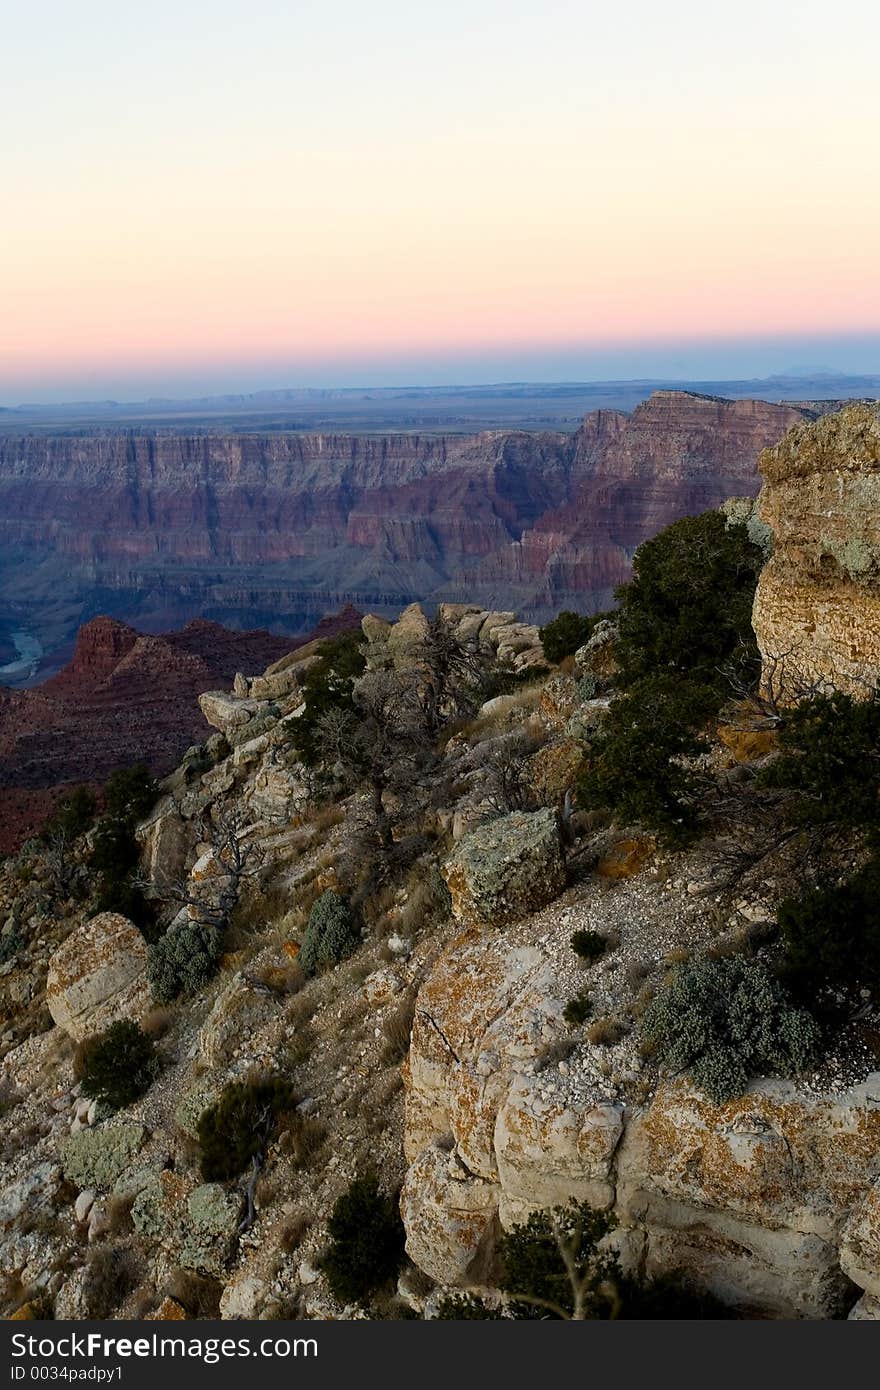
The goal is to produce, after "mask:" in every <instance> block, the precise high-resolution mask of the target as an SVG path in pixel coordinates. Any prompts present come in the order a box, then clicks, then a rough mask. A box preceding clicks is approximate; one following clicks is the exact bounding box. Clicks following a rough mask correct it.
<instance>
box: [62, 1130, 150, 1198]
mask: <svg viewBox="0 0 880 1390" xmlns="http://www.w3.org/2000/svg"><path fill="white" fill-rule="evenodd" d="M145 1139H146V1130H145V1129H144V1127H143V1125H139V1124H134V1123H133V1122H131V1121H120V1122H118V1123H115V1124H107V1125H101V1126H100V1127H99V1128H97V1129H83V1130H80V1132H79V1133H78V1134H73V1135H71V1137H70V1138H69V1139H67V1140H65V1142H64V1143H63V1144H62V1146H61V1164H62V1167H63V1169H64V1176H65V1177H66V1178H69V1179H70V1181H71V1182H74V1183H76V1185H77V1187H79V1188H84V1187H93V1188H97V1189H98V1190H99V1191H107V1190H108V1189H109V1188H111V1187H112V1186H113V1184H114V1183H115V1182H116V1180H117V1179H118V1178H119V1177H120V1175H121V1174H122V1173H123V1172H124V1170H125V1169H126V1168H127V1167H128V1166H129V1164H130V1163H131V1162H132V1160H133V1159H134V1158H135V1156H136V1154H137V1153H138V1150H139V1149H140V1148H141V1147H142V1146H143V1143H144V1140H145Z"/></svg>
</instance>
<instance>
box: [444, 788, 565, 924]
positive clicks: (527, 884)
mask: <svg viewBox="0 0 880 1390" xmlns="http://www.w3.org/2000/svg"><path fill="white" fill-rule="evenodd" d="M443 876H444V878H445V879H446V883H447V886H448V888H449V892H450V894H451V896H452V910H453V913H454V915H455V917H456V918H457V919H458V921H460V922H462V923H467V924H475V925H487V926H488V925H492V926H501V925H503V924H504V923H505V922H510V921H515V920H516V919H517V918H519V917H524V916H526V914H527V913H529V912H535V911H537V910H538V908H541V907H543V906H544V905H545V904H546V903H548V902H552V900H553V899H554V898H555V897H557V896H558V894H559V893H561V891H562V889H563V887H564V886H565V873H564V869H563V863H562V851H561V846H560V840H559V829H558V826H557V822H556V815H555V813H554V812H553V811H551V810H543V811H534V812H526V811H514V812H512V813H511V814H510V815H507V816H500V817H499V818H498V819H497V820H493V821H489V822H488V823H487V824H485V825H481V826H479V827H478V828H477V829H476V830H474V831H472V832H471V833H470V834H469V835H465V837H464V838H463V839H462V840H461V841H460V842H459V844H458V845H457V846H456V848H455V849H454V850H453V852H452V854H451V856H450V857H449V859H448V860H447V861H446V864H445V865H444V868H443Z"/></svg>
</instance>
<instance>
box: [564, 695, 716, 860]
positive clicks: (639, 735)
mask: <svg viewBox="0 0 880 1390" xmlns="http://www.w3.org/2000/svg"><path fill="white" fill-rule="evenodd" d="M717 708H718V700H717V697H716V695H715V693H714V692H713V691H712V690H711V688H709V687H707V686H704V685H700V684H697V683H694V682H692V681H687V680H684V679H682V678H681V677H677V676H670V675H665V676H659V675H655V676H646V677H644V678H643V679H642V680H639V681H637V682H636V683H635V684H634V685H632V686H631V687H630V689H629V690H627V691H626V693H625V694H623V695H621V696H619V697H618V698H617V699H616V700H614V701H613V702H612V704H611V707H610V709H609V711H608V715H607V717H606V719H605V722H604V724H603V725H602V729H601V732H600V733H599V735H598V737H597V738H596V739H595V741H594V743H593V744H592V745H591V747H590V749H589V752H588V755H587V759H586V761H585V763H584V766H583V769H582V771H581V774H580V777H579V780H578V799H579V801H580V804H581V805H582V806H585V807H593V808H595V807H601V808H604V809H610V810H612V811H613V812H614V814H615V815H616V816H617V818H618V819H619V820H620V821H622V822H623V823H625V824H632V823H638V824H640V825H643V826H645V828H646V829H648V830H652V831H655V832H656V833H657V834H658V835H659V836H660V837H661V838H662V839H664V840H665V841H666V842H667V843H669V844H680V843H684V842H686V841H687V839H688V838H689V837H690V836H691V835H692V834H693V833H694V832H695V830H696V828H697V825H698V819H699V818H698V812H697V801H698V798H699V793H700V790H701V788H702V780H701V778H700V777H699V775H698V774H697V773H696V772H695V771H694V770H693V769H692V768H690V767H688V766H687V765H686V761H685V760H686V759H688V758H695V757H696V756H697V755H698V754H700V753H702V752H704V751H705V750H706V748H707V747H708V744H707V743H706V740H705V739H704V738H703V737H702V736H701V733H700V731H701V729H702V728H703V726H705V724H706V723H707V722H708V721H709V720H710V719H711V718H712V716H713V714H715V713H716V711H717Z"/></svg>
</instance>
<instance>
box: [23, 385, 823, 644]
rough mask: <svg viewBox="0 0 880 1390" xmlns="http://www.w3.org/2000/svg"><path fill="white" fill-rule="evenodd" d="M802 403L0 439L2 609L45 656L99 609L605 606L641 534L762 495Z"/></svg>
mask: <svg viewBox="0 0 880 1390" xmlns="http://www.w3.org/2000/svg"><path fill="white" fill-rule="evenodd" d="M808 418H812V417H811V413H810V412H808V411H806V410H804V409H800V408H797V407H791V406H785V405H772V404H769V403H767V402H764V401H725V400H720V399H717V398H714V397H707V396H698V395H693V394H690V393H687V392H677V391H660V392H656V393H655V394H654V395H653V396H652V397H651V398H650V400H648V401H646V402H644V403H643V404H642V405H640V406H638V407H637V408H636V410H635V411H634V412H633V413H632V415H626V414H624V413H623V412H620V411H597V412H595V413H593V414H591V415H588V416H587V417H586V418H585V420H584V422H583V424H582V426H581V428H580V429H579V430H578V431H577V432H576V433H575V434H574V435H564V434H546V433H545V434H529V433H525V432H500V431H496V432H486V433H482V434H477V435H471V436H452V437H449V438H442V437H440V438H428V437H422V436H418V435H403V434H401V435H391V436H376V437H358V436H348V435H321V434H315V435H300V436H296V435H281V434H279V435H256V434H233V435H222V434H210V433H205V434H193V435H181V434H173V433H162V432H130V433H121V432H106V433H98V434H90V435H87V436H83V437H77V436H74V435H63V436H62V435H59V436H46V435H39V434H33V435H26V436H20V437H5V438H0V618H3V617H4V616H5V617H7V619H8V616H9V615H10V614H11V615H15V616H16V618H17V620H18V621H19V622H20V623H21V624H22V625H24V626H28V625H33V626H34V627H35V628H36V630H37V631H38V633H39V635H40V636H41V640H42V641H43V645H44V646H45V647H46V648H47V651H48V653H49V654H50V657H51V654H52V653H53V652H55V653H57V652H58V650H59V649H63V647H64V644H65V643H68V644H69V643H70V642H71V640H72V637H73V635H74V633H75V631H76V629H77V627H78V626H79V625H80V624H81V623H82V622H84V621H87V620H88V619H89V618H91V617H93V616H94V615H95V614H96V613H99V612H107V613H110V614H111V615H113V616H115V617H118V618H121V619H123V620H125V621H127V622H133V623H135V624H136V625H137V626H139V627H141V628H145V629H147V630H152V631H159V630H162V629H167V628H169V627H172V626H175V625H177V624H179V623H182V622H186V621H188V620H190V619H192V618H194V617H207V618H211V619H213V620H216V621H220V622H225V623H229V624H232V625H234V626H241V627H251V626H262V625H271V626H273V627H274V628H275V629H276V630H283V631H286V632H291V633H297V632H304V631H307V630H309V629H310V628H311V627H312V626H313V625H314V623H315V622H316V621H317V619H318V618H319V617H321V616H322V615H323V614H324V613H326V612H328V611H329V610H331V609H334V608H338V607H340V606H341V605H342V604H344V603H352V604H355V605H356V606H358V607H360V608H369V609H372V610H374V611H385V612H393V611H397V610H399V609H400V608H402V607H404V606H406V604H408V603H410V602H412V601H414V600H427V601H429V602H431V601H438V600H440V599H450V600H454V601H466V602H475V603H480V604H483V605H484V606H486V607H488V608H493V607H494V608H513V609H516V610H517V611H518V612H520V613H522V614H524V615H526V616H528V617H530V618H532V619H538V620H543V619H545V618H547V617H548V616H550V615H551V614H552V613H554V612H556V611H558V609H559V608H560V607H564V606H575V607H578V608H581V609H585V610H589V609H591V608H592V609H597V608H601V607H604V606H607V604H608V603H609V601H610V599H611V595H612V591H613V588H614V586H615V585H616V584H618V583H620V582H621V581H622V580H624V579H625V578H626V577H627V575H628V572H629V566H630V561H631V558H632V553H633V550H634V549H635V547H636V546H637V545H638V544H639V543H640V542H641V541H642V540H644V539H646V537H647V536H649V535H652V534H653V533H654V532H656V531H657V530H658V529H660V528H661V527H662V526H664V525H666V524H667V523H668V522H669V521H671V520H674V519H675V518H676V517H678V516H681V515H684V514H686V513H688V512H694V511H700V510H703V509H705V508H706V507H710V506H714V505H717V504H718V503H719V502H721V501H722V500H723V499H724V498H725V497H727V496H730V495H731V494H735V493H754V492H755V491H756V490H757V481H758V480H757V474H756V469H755V463H756V459H757V457H758V454H759V453H760V451H761V450H762V449H763V448H765V447H766V446H768V445H771V444H775V443H776V442H777V441H778V440H779V439H780V438H781V436H782V435H783V434H784V433H785V431H786V430H787V429H788V428H789V426H790V425H792V424H794V423H797V422H798V421H802V420H804V419H808ZM7 625H8V624H7ZM4 635H5V634H4ZM58 664H59V663H58V662H57V661H55V663H54V665H55V666H56V667H57V665H58ZM49 668H50V669H51V668H52V662H51V660H50V663H49Z"/></svg>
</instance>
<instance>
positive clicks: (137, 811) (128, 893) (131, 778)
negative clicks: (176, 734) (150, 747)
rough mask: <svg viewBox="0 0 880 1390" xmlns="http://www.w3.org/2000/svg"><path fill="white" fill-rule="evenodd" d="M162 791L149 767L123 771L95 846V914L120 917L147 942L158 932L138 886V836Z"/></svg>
mask: <svg viewBox="0 0 880 1390" xmlns="http://www.w3.org/2000/svg"><path fill="white" fill-rule="evenodd" d="M156 796H157V787H156V783H155V782H154V780H153V778H152V776H151V774H150V772H149V770H148V768H147V767H146V766H145V765H144V764H143V763H139V764H138V765H137V766H136V767H132V768H121V769H120V770H119V771H118V772H114V773H113V774H112V775H111V776H110V777H109V778H108V780H107V784H106V786H105V788H104V810H105V814H104V815H103V816H102V817H101V819H100V821H99V822H98V825H97V827H96V830H95V834H94V837H93V841H92V853H91V861H90V862H91V867H92V868H93V869H94V870H95V871H96V873H97V874H98V876H99V878H98V886H97V891H96V894H95V898H94V901H93V908H94V911H95V912H121V913H122V914H123V916H125V917H129V918H130V919H131V921H133V922H134V923H135V925H136V926H138V927H140V929H141V931H142V932H143V934H144V936H145V937H146V938H147V940H150V939H151V937H152V935H153V933H154V931H155V912H154V909H153V907H152V905H151V904H150V903H149V902H148V901H147V899H146V898H145V897H144V895H143V893H142V892H141V890H140V889H139V888H138V886H137V884H136V883H135V881H134V871H135V869H136V868H137V863H138V855H139V848H138V843H137V841H136V839H135V836H134V832H135V827H136V826H137V824H138V822H139V821H141V820H143V818H144V816H146V815H147V814H148V812H149V811H150V810H151V809H152V807H153V805H154V803H155V800H156Z"/></svg>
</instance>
